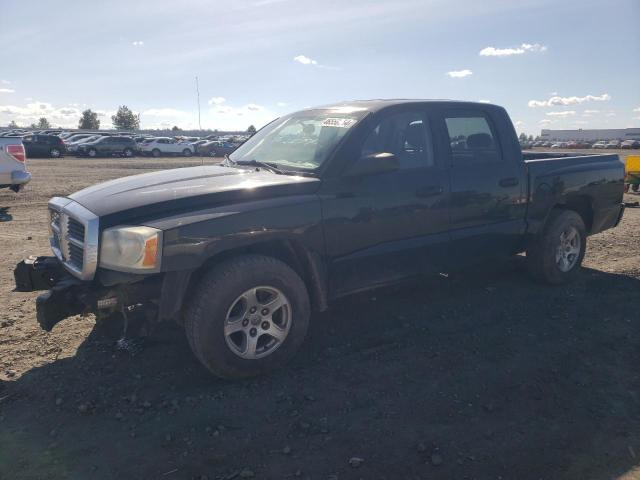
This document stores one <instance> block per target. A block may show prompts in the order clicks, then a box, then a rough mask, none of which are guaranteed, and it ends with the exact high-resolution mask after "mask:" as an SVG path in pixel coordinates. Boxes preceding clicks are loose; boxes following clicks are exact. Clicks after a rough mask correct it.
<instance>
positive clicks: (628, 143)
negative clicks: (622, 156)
mask: <svg viewBox="0 0 640 480" xmlns="http://www.w3.org/2000/svg"><path fill="white" fill-rule="evenodd" d="M620 148H624V149H628V148H640V140H625V141H624V142H622V143H621V144H620Z"/></svg>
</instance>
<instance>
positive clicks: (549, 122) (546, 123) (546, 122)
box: [538, 118, 555, 125]
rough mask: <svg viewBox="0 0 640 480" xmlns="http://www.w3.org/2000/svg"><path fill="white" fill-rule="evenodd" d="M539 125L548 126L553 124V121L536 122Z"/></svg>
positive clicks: (546, 119)
mask: <svg viewBox="0 0 640 480" xmlns="http://www.w3.org/2000/svg"><path fill="white" fill-rule="evenodd" d="M538 123H539V124H540V125H550V124H552V123H555V122H554V121H553V120H549V119H548V118H545V119H544V120H540V121H539V122H538Z"/></svg>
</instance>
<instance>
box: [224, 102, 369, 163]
mask: <svg viewBox="0 0 640 480" xmlns="http://www.w3.org/2000/svg"><path fill="white" fill-rule="evenodd" d="M366 114H367V111H366V109H360V108H336V109H323V110H303V111H301V112H297V113H293V114H291V115H287V116H285V117H282V118H278V119H277V120H274V121H273V122H271V123H270V124H268V125H267V126H266V127H264V128H262V129H261V130H260V131H259V132H257V133H256V134H255V135H254V136H252V137H251V138H250V139H248V140H247V141H246V142H245V143H243V144H242V145H241V146H240V147H238V149H237V150H236V151H235V152H233V153H232V154H231V157H230V158H231V160H232V161H234V162H238V163H241V164H242V163H243V162H252V161H254V162H263V163H268V164H272V165H275V166H278V167H280V168H283V169H284V170H287V169H293V170H314V169H316V168H318V167H319V166H320V165H322V163H323V162H324V161H325V160H326V159H327V158H328V156H329V155H330V154H331V152H333V150H334V148H335V147H336V145H337V144H338V142H340V140H341V139H342V138H343V137H344V136H345V134H346V133H347V132H348V131H349V129H351V128H352V127H353V126H354V125H355V124H356V123H358V121H359V120H361V119H362V118H364V116H365V115H366Z"/></svg>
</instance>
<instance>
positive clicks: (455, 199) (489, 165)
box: [438, 109, 526, 266]
mask: <svg viewBox="0 0 640 480" xmlns="http://www.w3.org/2000/svg"><path fill="white" fill-rule="evenodd" d="M501 120H502V119H501V118H499V116H498V115H494V116H492V115H491V111H490V110H482V109H477V110H466V109H465V110H462V109H460V110H457V109H452V110H444V111H443V112H442V113H441V115H440V121H439V122H438V124H439V125H438V126H439V128H440V131H441V135H439V137H440V138H442V139H444V140H445V142H446V143H448V144H447V145H444V146H443V147H444V148H443V150H444V151H445V152H446V153H445V158H446V161H447V163H448V166H449V172H450V174H449V176H450V181H451V202H450V209H449V214H450V217H449V223H450V229H451V244H450V251H449V257H450V259H451V260H452V262H453V265H454V266H456V264H468V263H470V262H471V263H473V262H475V261H476V260H482V259H484V258H486V257H496V256H503V255H510V254H512V253H513V252H514V250H515V249H516V247H517V245H518V242H519V240H520V238H521V234H522V232H523V231H524V214H525V207H526V202H525V198H524V192H525V178H524V168H523V164H522V161H521V158H519V157H518V155H514V154H513V151H512V150H511V149H510V145H509V144H508V143H506V142H503V141H501V138H500V136H499V134H498V132H499V131H502V132H505V136H506V137H508V138H510V137H511V135H515V132H512V131H508V132H507V131H506V129H507V128H511V130H513V127H512V126H511V125H510V124H509V125H508V126H507V125H505V124H502V123H500V124H499V125H498V123H499V122H500V121H501ZM508 138H505V139H504V140H506V141H508Z"/></svg>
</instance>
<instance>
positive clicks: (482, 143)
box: [445, 113, 502, 165]
mask: <svg viewBox="0 0 640 480" xmlns="http://www.w3.org/2000/svg"><path fill="white" fill-rule="evenodd" d="M445 123H446V125H447V132H448V134H449V145H450V146H451V159H452V161H453V164H454V165H472V164H477V163H491V162H499V161H501V160H502V157H501V154H500V149H499V146H498V144H497V141H496V137H495V135H494V134H493V130H492V129H491V126H490V124H489V121H488V119H487V118H486V117H485V116H484V115H483V114H481V113H478V115H469V116H460V117H446V118H445Z"/></svg>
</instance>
